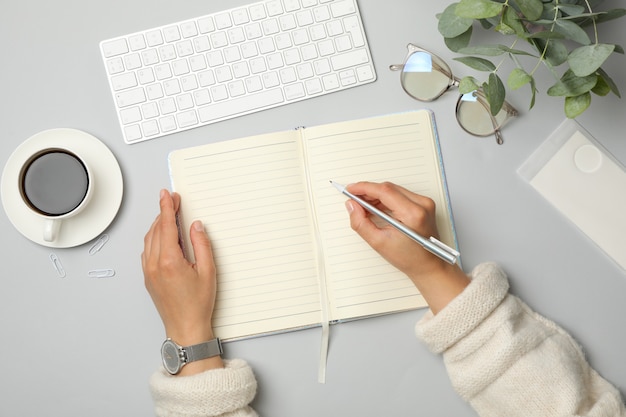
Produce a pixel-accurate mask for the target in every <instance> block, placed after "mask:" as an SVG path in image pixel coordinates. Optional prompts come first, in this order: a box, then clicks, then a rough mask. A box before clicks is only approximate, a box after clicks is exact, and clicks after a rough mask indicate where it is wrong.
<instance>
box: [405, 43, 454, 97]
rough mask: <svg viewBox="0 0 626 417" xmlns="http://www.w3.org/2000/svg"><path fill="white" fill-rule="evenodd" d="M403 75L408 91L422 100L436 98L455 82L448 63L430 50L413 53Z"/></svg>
mask: <svg viewBox="0 0 626 417" xmlns="http://www.w3.org/2000/svg"><path fill="white" fill-rule="evenodd" d="M401 77H402V86H403V87H404V89H405V90H406V92H407V93H408V94H409V95H410V96H412V97H414V98H416V99H418V100H421V101H432V100H435V99H436V98H438V97H440V96H441V95H442V94H443V93H444V92H445V91H446V90H447V89H448V88H449V87H450V86H451V85H452V83H454V79H453V78H452V72H451V71H450V68H449V67H448V65H447V64H446V63H445V62H443V61H442V60H441V59H439V58H438V57H436V56H433V55H431V54H429V53H428V52H414V53H412V54H411V55H410V56H409V57H408V59H407V61H406V63H405V64H404V69H403V70H402V75H401Z"/></svg>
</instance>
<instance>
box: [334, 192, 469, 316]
mask: <svg viewBox="0 0 626 417" xmlns="http://www.w3.org/2000/svg"><path fill="white" fill-rule="evenodd" d="M346 189H347V190H348V191H349V192H351V193H352V194H354V195H357V196H359V197H361V198H363V199H365V200H366V201H368V202H369V203H371V204H373V205H374V206H376V207H377V208H379V209H381V210H382V211H384V212H386V213H388V214H390V215H391V216H392V217H394V218H395V219H397V220H399V221H400V222H402V223H403V224H404V225H406V226H408V227H409V228H411V229H413V230H414V231H416V232H417V233H419V234H420V235H422V236H426V237H430V236H433V237H435V238H438V237H439V236H438V231H437V223H436V217H435V211H436V207H435V203H434V201H433V200H432V199H430V198H428V197H425V196H422V195H419V194H415V193H413V192H411V191H409V190H407V189H405V188H403V187H400V186H398V185H396V184H392V183H388V182H385V183H373V182H358V183H354V184H350V185H348V186H347V187H346ZM346 208H347V209H348V212H349V213H350V226H351V227H352V229H354V231H356V232H357V233H358V234H359V235H360V236H361V237H362V238H363V240H365V241H366V242H367V243H368V244H369V245H370V246H371V247H372V248H373V249H374V250H376V251H377V252H378V253H380V254H381V255H382V256H383V258H385V259H386V260H387V261H388V262H389V263H391V264H392V265H394V266H395V267H396V268H398V269H399V270H400V271H402V272H404V273H405V274H406V275H407V276H408V277H409V278H411V280H412V281H413V283H414V284H415V285H416V286H417V288H418V290H419V291H420V292H421V293H422V295H423V296H424V298H426V301H427V302H428V303H429V305H430V307H431V309H432V310H433V312H437V311H439V310H440V309H441V308H443V306H445V305H446V304H447V303H448V302H449V301H450V300H451V299H452V298H454V297H455V296H456V295H457V294H458V293H460V292H461V291H462V290H463V288H465V286H466V285H467V284H468V283H469V278H467V276H466V275H465V274H464V273H463V271H462V270H461V269H460V268H459V267H458V266H457V265H450V264H448V263H447V262H446V261H444V260H442V259H440V258H438V257H437V256H435V255H433V254H432V253H430V252H428V251H427V250H426V249H424V248H423V247H422V246H421V245H420V244H418V243H417V242H415V241H413V240H412V239H410V238H409V237H407V236H406V235H404V234H403V233H402V232H400V231H399V230H397V229H395V228H394V227H392V226H390V225H389V224H387V223H386V222H384V221H381V220H380V219H378V217H377V216H375V215H373V214H370V213H369V212H367V211H366V210H365V209H364V208H363V207H361V206H360V205H359V204H358V203H357V202H355V201H353V200H348V201H347V202H346Z"/></svg>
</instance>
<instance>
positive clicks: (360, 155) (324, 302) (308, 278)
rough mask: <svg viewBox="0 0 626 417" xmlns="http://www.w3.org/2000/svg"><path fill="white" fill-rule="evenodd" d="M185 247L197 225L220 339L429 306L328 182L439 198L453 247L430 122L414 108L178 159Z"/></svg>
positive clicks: (443, 227)
mask: <svg viewBox="0 0 626 417" xmlns="http://www.w3.org/2000/svg"><path fill="white" fill-rule="evenodd" d="M169 166H170V175H171V180H172V185H173V189H174V191H176V192H178V193H179V194H181V197H182V203H181V211H180V222H181V230H183V231H184V233H183V246H184V247H185V248H186V255H187V256H188V258H189V259H193V258H192V256H193V254H192V251H191V243H190V241H189V235H188V231H189V227H190V224H191V223H192V222H193V221H194V220H197V219H199V220H201V221H202V222H204V224H205V227H206V230H207V232H208V234H209V236H210V238H211V240H212V243H213V248H214V255H215V261H216V265H217V271H218V293H217V301H216V308H215V312H214V315H213V327H214V331H215V333H216V336H218V337H220V338H221V339H224V340H228V339H235V338H241V337H249V336H254V335H259V334H267V333H272V332H280V331H285V330H292V329H297V328H303V327H308V326H316V325H320V324H324V323H326V324H327V323H328V322H334V321H341V320H346V319H354V318H358V317H364V316H371V315H378V314H384V313H390V312H396V311H402V310H408V309H414V308H419V307H424V306H425V305H426V304H425V302H424V299H423V298H422V297H421V296H420V294H419V293H418V292H417V290H416V289H415V287H414V286H413V284H412V282H411V281H410V280H409V279H408V278H407V277H406V276H405V275H403V274H402V273H400V272H399V271H398V270H396V269H395V268H394V267H392V266H390V265H389V264H388V263H387V262H386V261H385V260H384V259H382V257H380V256H379V255H378V254H377V253H376V252H374V251H373V250H372V249H371V248H370V247H369V246H368V245H367V244H366V243H365V242H364V241H363V240H361V238H360V237H359V236H358V235H357V234H356V233H355V232H354V231H353V230H352V229H351V228H350V224H349V219H348V214H347V212H346V210H345V206H344V202H345V200H346V197H345V196H343V195H341V194H340V193H338V192H337V190H336V189H335V188H334V187H332V186H331V184H330V183H329V180H331V179H332V180H335V181H337V182H340V183H345V184H348V183H351V182H355V181H360V180H368V181H376V182H380V181H391V182H395V183H397V184H400V185H402V186H404V187H406V188H408V189H410V190H412V191H414V192H417V193H420V194H424V195H427V196H429V197H431V198H433V199H434V200H435V202H436V203H437V210H438V219H437V220H438V226H439V231H440V238H441V240H442V241H443V242H445V243H446V244H448V245H449V246H451V247H456V241H455V236H454V229H453V224H452V217H451V212H450V207H449V201H448V197H447V191H446V185H445V178H444V173H443V167H442V162H441V157H440V152H439V144H438V139H437V135H436V130H435V125H434V118H433V115H432V113H431V112H430V111H428V110H420V111H415V112H409V113H400V114H393V115H388V116H382V117H374V118H368V119H363V120H355V121H349V122H342V123H334V124H329V125H323V126H316V127H311V128H298V129H295V130H290V131H285V132H278V133H272V134H265V135H259V136H254V137H247V138H242V139H235V140H229V141H224V142H219V143H213V144H209V145H205V146H199V147H193V148H188V149H181V150H177V151H174V152H172V153H171V154H170V157H169Z"/></svg>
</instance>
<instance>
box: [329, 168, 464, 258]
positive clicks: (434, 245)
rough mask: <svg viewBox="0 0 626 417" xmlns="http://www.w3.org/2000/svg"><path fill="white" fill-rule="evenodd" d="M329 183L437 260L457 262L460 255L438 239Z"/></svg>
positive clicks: (333, 183)
mask: <svg viewBox="0 0 626 417" xmlns="http://www.w3.org/2000/svg"><path fill="white" fill-rule="evenodd" d="M330 183H331V184H332V185H333V186H334V187H335V188H336V189H337V190H338V191H339V192H340V193H342V194H343V195H345V196H346V197H348V198H350V199H352V200H354V201H356V202H357V203H358V204H359V205H360V206H361V207H363V208H364V209H365V210H367V211H369V212H370V213H372V214H374V215H376V216H378V217H380V218H381V219H383V220H384V221H386V222H387V223H389V224H390V225H391V226H393V227H395V228H396V229H398V230H399V231H401V232H402V233H404V234H405V235H406V236H408V237H409V238H411V239H413V240H414V241H415V242H417V243H419V244H420V245H422V246H423V247H424V249H426V250H427V251H429V252H430V253H432V254H433V255H436V256H438V257H439V258H441V259H443V260H444V261H446V262H448V263H449V264H451V265H454V264H455V263H456V262H457V260H458V258H459V256H460V255H461V254H460V253H459V252H458V251H456V250H454V249H452V248H451V247H449V246H448V245H446V244H445V243H443V242H441V241H439V240H438V239H435V238H434V237H432V236H431V237H430V238H429V239H426V238H425V237H423V236H421V235H420V234H419V233H417V232H415V231H414V230H411V229H410V228H409V227H407V226H405V225H404V224H402V223H401V222H400V221H398V220H396V219H394V218H393V217H391V216H389V215H388V214H387V213H384V212H383V211H381V210H379V209H377V208H376V207H374V206H373V205H371V204H370V203H368V202H367V201H365V200H363V199H362V198H359V197H357V196H356V195H354V194H352V193H351V192H349V191H348V190H346V187H344V186H343V185H341V184H338V183H336V182H334V181H332V180H331V181H330Z"/></svg>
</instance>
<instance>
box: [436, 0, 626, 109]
mask: <svg viewBox="0 0 626 417" xmlns="http://www.w3.org/2000/svg"><path fill="white" fill-rule="evenodd" d="M602 1H603V0H599V1H598V3H601V2H602ZM594 7H595V8H596V9H598V7H596V6H595V3H594ZM623 16H626V9H611V10H606V11H602V12H599V11H598V10H592V8H591V2H590V0H569V1H567V2H564V1H563V0H505V1H500V0H458V2H456V3H452V4H450V5H449V6H448V7H447V8H446V9H445V10H444V12H443V13H441V14H440V15H439V25H438V28H439V32H440V33H441V34H442V35H443V36H444V38H445V40H446V45H448V47H449V48H450V49H451V50H452V51H454V52H458V53H459V54H462V55H464V56H461V57H458V58H455V59H456V60H458V61H460V62H462V63H463V64H465V65H468V66H470V67H471V68H473V69H475V70H478V71H484V72H488V73H489V77H488V78H489V79H488V81H486V82H483V83H482V88H483V89H485V90H487V91H486V93H487V94H486V95H487V101H488V102H489V104H490V106H491V111H492V113H493V114H494V116H495V114H496V113H497V112H498V111H499V110H500V109H501V106H502V104H503V102H504V97H505V95H506V91H505V87H504V85H503V83H502V81H501V80H500V76H499V74H500V72H501V71H502V64H503V63H504V60H505V59H506V58H502V59H501V60H500V61H499V62H498V63H497V65H494V63H493V62H492V61H491V59H492V58H493V57H496V56H499V55H504V56H505V57H507V56H508V57H509V58H510V59H512V60H513V62H514V63H515V65H516V68H515V69H514V70H512V71H511V73H510V74H509V76H508V80H507V84H508V87H509V88H510V89H512V90H516V89H518V88H520V87H522V86H524V85H526V84H528V85H529V86H530V88H531V92H532V98H531V103H530V108H532V106H533V105H534V102H535V93H536V92H537V89H536V87H535V85H536V83H535V79H534V77H535V75H536V73H537V71H538V70H539V67H540V64H542V63H543V64H544V65H545V67H546V68H548V70H549V71H550V72H551V73H552V75H553V76H554V77H555V79H556V82H555V84H554V85H553V86H551V87H550V88H549V89H548V90H547V94H548V95H549V96H558V97H563V98H564V99H565V114H566V115H567V116H568V117H576V116H578V115H579V114H581V113H582V112H583V111H585V110H586V109H587V108H588V107H589V105H590V104H591V93H594V94H596V95H598V96H604V95H607V94H608V93H610V92H612V93H614V94H615V95H617V96H618V97H621V96H620V93H619V89H618V87H617V85H616V84H615V83H614V82H613V80H612V79H611V78H610V77H609V75H608V74H607V73H606V72H605V71H604V70H602V68H601V66H602V65H603V64H604V62H605V61H606V59H607V58H608V57H609V56H610V55H611V54H612V53H614V52H618V53H624V50H623V49H622V47H621V46H619V45H613V44H602V43H600V40H599V39H600V36H599V30H598V26H599V25H598V24H599V23H602V22H605V21H608V20H611V19H617V18H621V17H623ZM589 19H591V24H593V33H594V37H595V39H594V40H595V42H592V41H591V39H589V35H588V34H587V33H586V32H585V31H584V29H583V28H582V26H584V25H585V24H587V23H589ZM477 22H480V26H481V27H483V28H485V29H494V32H495V33H496V34H500V35H502V36H505V37H506V36H513V37H514V41H513V42H506V43H508V44H510V45H511V46H509V47H507V46H504V45H502V44H487V45H470V42H471V38H472V34H473V27H475V26H479V25H474V23H477ZM494 25H495V26H494ZM519 40H525V41H527V42H528V43H529V44H530V45H531V46H532V47H533V48H534V50H535V51H536V53H537V54H538V56H537V55H535V54H532V53H528V52H526V51H523V50H519V49H515V46H516V45H517V43H518V41H519ZM503 43H504V42H503ZM571 45H573V46H571ZM477 55H478V56H477ZM518 55H528V56H533V57H535V58H537V63H536V64H535V65H534V67H533V68H532V70H531V71H530V73H527V72H526V71H525V70H524V68H523V67H522V65H521V64H520V62H519V60H518V59H517V56H518ZM560 67H563V70H558V71H557V69H559V68H560ZM559 72H560V74H559ZM464 80H466V82H465V83H464V88H468V87H469V88H471V87H472V86H476V88H479V85H480V83H479V81H478V80H476V79H475V78H474V77H465V79H464Z"/></svg>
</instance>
